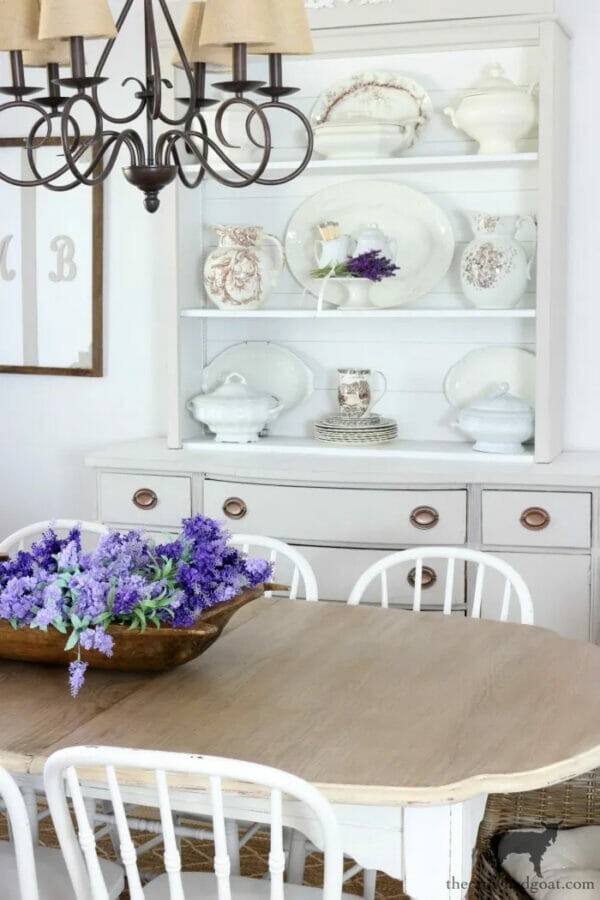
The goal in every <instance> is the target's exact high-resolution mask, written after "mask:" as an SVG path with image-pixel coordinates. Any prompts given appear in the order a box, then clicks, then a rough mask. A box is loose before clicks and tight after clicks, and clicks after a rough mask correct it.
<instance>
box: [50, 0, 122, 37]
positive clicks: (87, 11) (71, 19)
mask: <svg viewBox="0 0 600 900" xmlns="http://www.w3.org/2000/svg"><path fill="white" fill-rule="evenodd" d="M116 36H117V29H116V28H115V23H114V19H113V17H112V13H111V11H110V8H109V5H108V3H107V0H41V8H40V33H39V37H40V40H48V39H51V38H71V37H85V38H114V37H116Z"/></svg>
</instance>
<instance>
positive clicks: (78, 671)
mask: <svg viewBox="0 0 600 900" xmlns="http://www.w3.org/2000/svg"><path fill="white" fill-rule="evenodd" d="M87 667H88V664H87V663H86V662H82V661H81V660H80V659H76V660H75V662H72V663H70V665H69V686H70V688H71V697H76V696H77V694H78V693H79V691H80V690H81V688H82V687H83V682H84V680H85V673H86V671H87Z"/></svg>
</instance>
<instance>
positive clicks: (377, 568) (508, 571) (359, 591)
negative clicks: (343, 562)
mask: <svg viewBox="0 0 600 900" xmlns="http://www.w3.org/2000/svg"><path fill="white" fill-rule="evenodd" d="M456 559H458V560H463V561H464V562H467V563H469V564H473V565H475V566H476V571H477V574H476V578H475V588H474V591H473V598H472V602H471V604H470V613H471V615H472V617H473V618H475V619H480V618H481V616H482V608H483V607H482V603H483V598H484V593H483V589H484V581H485V576H486V572H487V571H488V570H489V571H493V572H496V574H497V575H499V576H500V577H501V578H502V579H503V580H504V584H505V585H507V586H508V588H509V589H510V592H508V590H507V588H506V587H504V586H503V595H502V596H503V603H502V607H501V611H500V615H499V616H498V618H499V619H500V621H503V622H506V621H507V620H508V618H509V615H508V610H509V603H508V602H507V593H508V595H509V598H510V594H512V596H513V597H514V608H515V610H516V613H514V614H513V621H518V622H522V623H523V624H524V625H533V621H534V612H533V603H532V601H531V594H530V592H529V590H528V588H527V585H526V583H525V581H524V580H523V578H522V577H521V576H520V575H519V573H518V572H516V571H515V570H514V569H513V567H512V566H510V565H509V564H508V563H506V562H505V561H504V560H502V559H500V558H498V557H496V556H492V554H491V553H482V552H481V551H478V550H469V549H467V548H465V547H417V548H415V549H412V550H404V551H401V552H400V553H393V554H391V555H390V556H386V557H384V558H383V559H381V560H379V561H378V562H376V563H374V564H373V565H372V566H371V567H370V568H368V569H367V571H366V572H364V573H363V574H362V575H361V577H360V578H359V579H358V581H357V582H356V584H355V586H354V588H353V590H352V592H351V594H350V597H349V598H348V603H349V605H350V606H358V605H359V603H361V602H362V598H363V596H364V595H365V592H366V591H367V589H368V588H369V587H370V586H371V585H372V584H373V582H376V581H377V580H378V579H381V581H382V585H385V586H386V589H385V590H382V592H381V605H382V606H384V607H386V606H387V605H388V603H387V600H388V593H387V574H388V573H389V572H390V571H391V570H393V569H395V568H396V567H398V566H402V565H406V564H407V563H414V564H415V568H414V569H413V577H414V593H413V612H421V600H422V595H423V573H424V563H425V562H429V560H436V561H437V560H447V561H448V564H447V567H446V584H447V585H448V584H449V585H450V587H449V588H448V592H449V593H451V592H452V590H453V583H454V566H453V565H450V562H453V561H454V560H456ZM444 611H445V612H446V611H447V610H446V609H445V610H444ZM449 611H451V610H449ZM514 616H516V618H514Z"/></svg>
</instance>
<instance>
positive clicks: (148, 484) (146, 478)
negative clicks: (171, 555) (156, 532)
mask: <svg viewBox="0 0 600 900" xmlns="http://www.w3.org/2000/svg"><path fill="white" fill-rule="evenodd" d="M139 490H150V491H154V493H155V494H156V496H157V504H156V506H155V507H154V508H153V509H148V510H145V509H140V508H139V507H138V506H136V504H135V502H134V495H135V493H136V492H137V491H139ZM99 508H100V516H101V519H102V521H103V522H130V523H131V524H133V525H143V526H145V525H147V526H153V525H162V526H166V527H169V526H172V527H178V526H179V525H180V524H181V520H182V519H184V518H186V516H189V515H190V514H191V511H192V497H191V480H190V479H189V478H183V477H179V476H176V475H175V476H168V477H167V476H164V475H133V474H117V473H113V472H110V473H109V472H104V473H102V475H101V476H100V481H99Z"/></svg>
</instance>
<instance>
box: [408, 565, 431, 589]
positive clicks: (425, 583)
mask: <svg viewBox="0 0 600 900" xmlns="http://www.w3.org/2000/svg"><path fill="white" fill-rule="evenodd" d="M406 580H407V581H408V583H409V584H410V586H411V587H412V588H414V586H415V584H416V582H417V570H416V568H415V569H411V570H410V572H409V573H408V575H407V576H406ZM436 581H437V572H436V571H435V569H432V568H430V567H429V566H423V574H422V576H421V587H422V588H423V590H424V591H426V590H427V589H428V588H432V587H433V586H434V584H435V583H436Z"/></svg>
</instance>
